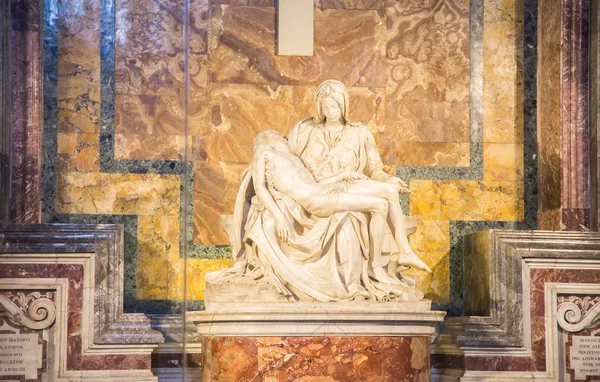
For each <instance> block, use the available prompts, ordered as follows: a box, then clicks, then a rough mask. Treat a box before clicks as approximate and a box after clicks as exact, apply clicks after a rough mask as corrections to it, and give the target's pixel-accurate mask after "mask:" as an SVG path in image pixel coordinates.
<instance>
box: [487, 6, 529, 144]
mask: <svg viewBox="0 0 600 382" xmlns="http://www.w3.org/2000/svg"><path fill="white" fill-rule="evenodd" d="M483 15H484V17H483V23H484V28H483V140H484V142H488V143H522V142H523V2H522V1H520V0H488V1H484V13H483Z"/></svg>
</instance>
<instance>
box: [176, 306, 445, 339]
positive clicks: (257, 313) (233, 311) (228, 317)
mask: <svg viewBox="0 0 600 382" xmlns="http://www.w3.org/2000/svg"><path fill="white" fill-rule="evenodd" d="M445 315H446V313H445V312H442V311H432V310H431V301H427V300H423V301H419V302H387V303H376V302H363V303H361V302H359V301H355V302H352V303H319V302H314V303H308V302H297V303H288V302H285V303H276V302H274V303H264V304H262V305H260V306H258V305H257V304H252V303H210V305H209V306H207V310H205V311H200V312H188V313H187V314H186V320H189V321H190V322H193V323H194V324H195V325H196V326H197V328H198V334H200V335H209V336H311V335H320V336H330V335H335V336H385V335H390V336H414V335H422V336H431V335H433V334H434V332H435V326H436V325H437V324H438V323H439V322H441V321H442V320H443V318H444V316H445Z"/></svg>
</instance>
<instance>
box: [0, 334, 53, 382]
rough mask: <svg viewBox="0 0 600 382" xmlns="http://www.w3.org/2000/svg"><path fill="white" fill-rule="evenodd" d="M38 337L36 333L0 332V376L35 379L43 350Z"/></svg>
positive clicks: (40, 364) (40, 365)
mask: <svg viewBox="0 0 600 382" xmlns="http://www.w3.org/2000/svg"><path fill="white" fill-rule="evenodd" d="M38 339H39V335H38V334H37V333H31V334H0V376H11V377H17V376H25V379H37V378H38V369H40V368H41V367H42V351H43V346H42V345H40V344H39V343H38Z"/></svg>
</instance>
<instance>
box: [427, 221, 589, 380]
mask: <svg viewBox="0 0 600 382" xmlns="http://www.w3.org/2000/svg"><path fill="white" fill-rule="evenodd" d="M465 249H466V251H465V285H469V286H478V287H469V288H466V289H465V310H466V313H467V314H468V316H466V317H456V318H450V319H447V320H446V322H445V323H444V329H443V331H442V333H441V334H440V335H439V336H438V338H437V342H436V345H435V347H434V351H433V353H434V355H433V356H432V357H433V358H432V360H433V361H432V362H433V367H434V368H435V369H436V370H437V371H436V374H437V375H443V376H444V378H448V379H447V380H459V378H460V380H481V379H483V378H490V380H498V381H500V380H509V379H511V380H530V379H531V380H533V379H535V380H538V379H545V380H559V379H560V378H563V377H560V370H564V367H565V359H564V357H563V358H561V354H562V353H561V352H560V350H559V349H557V348H556V345H555V344H557V343H559V342H560V341H559V339H558V338H559V336H562V335H563V334H562V332H560V331H558V332H557V328H558V322H559V316H558V313H557V312H558V311H559V309H558V307H557V301H558V296H560V295H565V294H569V293H579V294H583V295H586V296H589V295H596V294H598V291H599V290H600V277H599V276H598V275H599V273H598V270H599V269H600V262H599V261H598V259H597V255H598V253H599V251H600V235H599V234H598V233H576V232H547V231H507V230H505V231H502V230H490V231H484V232H479V233H476V234H472V235H468V236H467V237H466V238H465ZM575 291H578V292H575ZM561 365H562V366H561ZM503 378H504V379H503ZM445 380H446V379H445ZM486 380H487V379H486Z"/></svg>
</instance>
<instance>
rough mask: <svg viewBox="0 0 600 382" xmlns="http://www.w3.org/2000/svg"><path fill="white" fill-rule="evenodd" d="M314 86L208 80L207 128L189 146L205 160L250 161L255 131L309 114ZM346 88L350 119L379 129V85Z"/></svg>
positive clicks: (284, 128) (286, 125) (283, 126)
mask: <svg viewBox="0 0 600 382" xmlns="http://www.w3.org/2000/svg"><path fill="white" fill-rule="evenodd" d="M314 91H315V87H314V86H287V85H281V86H277V87H275V88H272V87H270V86H258V85H237V84H235V85H234V84H230V85H213V86H211V88H210V95H209V99H210V102H211V105H212V106H211V111H210V113H211V114H210V130H209V131H207V134H206V135H205V136H204V137H203V138H198V139H196V140H195V141H194V146H193V148H192V150H193V152H194V153H198V155H200V157H201V159H205V160H208V161H223V162H230V163H249V162H250V160H251V158H252V140H253V139H254V136H255V135H256V134H257V133H259V132H260V131H263V130H266V129H273V130H276V131H279V132H280V133H282V134H286V133H287V132H288V130H289V129H290V128H291V127H292V126H293V125H294V124H295V123H296V122H298V121H300V120H303V119H305V118H310V116H312V115H314V113H315V111H314V101H313V97H314ZM349 92H350V110H351V111H350V115H349V118H350V119H352V120H356V121H360V122H362V123H364V124H366V125H367V126H369V127H370V128H371V130H372V131H374V132H376V131H378V129H380V126H381V124H382V119H383V103H384V96H383V91H382V89H376V88H375V89H372V88H350V89H349Z"/></svg>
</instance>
